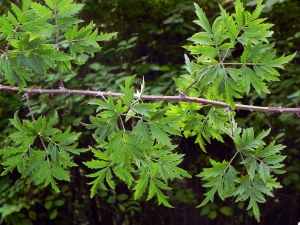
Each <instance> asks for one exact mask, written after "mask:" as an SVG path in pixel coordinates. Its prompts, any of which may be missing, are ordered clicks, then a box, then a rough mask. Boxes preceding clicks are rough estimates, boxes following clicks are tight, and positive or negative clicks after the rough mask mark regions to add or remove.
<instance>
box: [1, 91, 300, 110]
mask: <svg viewBox="0 0 300 225" xmlns="http://www.w3.org/2000/svg"><path fill="white" fill-rule="evenodd" d="M1 90H10V91H16V92H20V93H28V94H51V95H57V94H66V95H93V96H94V97H97V96H100V97H101V96H109V95H111V96H113V97H122V96H124V94H122V93H116V92H111V91H90V90H70V89H34V88H23V89H22V90H20V88H18V87H14V86H3V85H0V91H1ZM134 96H135V97H136V98H138V97H139V96H137V95H134ZM140 98H141V99H143V100H149V101H161V100H163V101H169V102H196V103H200V104H203V105H212V106H218V107H223V108H227V107H229V105H227V104H226V103H225V102H219V101H213V100H208V99H204V98H193V97H187V96H184V95H179V96H163V95H142V96H140ZM229 108H230V107H229ZM235 109H236V110H248V111H251V112H252V111H256V112H264V113H295V114H297V115H298V114H300V108H299V107H297V108H285V107H271V106H268V107H262V106H254V105H243V104H235Z"/></svg>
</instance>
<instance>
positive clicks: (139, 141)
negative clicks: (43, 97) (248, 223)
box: [0, 0, 296, 221]
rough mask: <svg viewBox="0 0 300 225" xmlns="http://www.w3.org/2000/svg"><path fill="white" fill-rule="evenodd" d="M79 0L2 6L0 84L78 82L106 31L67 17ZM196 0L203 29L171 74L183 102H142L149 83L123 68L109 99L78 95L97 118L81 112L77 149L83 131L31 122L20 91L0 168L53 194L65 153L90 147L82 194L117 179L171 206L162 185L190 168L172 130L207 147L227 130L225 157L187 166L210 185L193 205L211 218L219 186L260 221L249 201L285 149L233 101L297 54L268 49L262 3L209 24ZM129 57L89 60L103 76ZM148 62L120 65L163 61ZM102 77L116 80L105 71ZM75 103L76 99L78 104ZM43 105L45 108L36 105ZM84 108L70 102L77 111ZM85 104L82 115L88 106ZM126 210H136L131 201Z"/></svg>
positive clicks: (124, 47)
mask: <svg viewBox="0 0 300 225" xmlns="http://www.w3.org/2000/svg"><path fill="white" fill-rule="evenodd" d="M83 6H84V5H83V4H76V3H73V1H72V0H47V1H45V4H44V5H42V4H40V3H37V2H32V1H31V0H24V1H23V2H22V7H20V8H19V7H18V6H17V5H15V4H13V3H12V5H11V9H12V13H10V12H8V13H6V14H5V15H3V16H2V17H1V18H0V23H1V24H2V27H1V28H0V38H1V40H2V43H3V46H4V49H3V50H2V51H1V58H0V74H1V79H3V84H9V85H11V86H12V85H17V86H18V87H20V92H22V90H24V88H26V87H28V86H31V84H35V82H34V80H39V81H44V83H39V86H42V87H44V86H47V85H48V84H46V81H47V79H50V80H51V78H49V75H51V76H52V77H53V81H52V82H54V80H55V81H57V80H59V82H60V83H59V86H60V88H61V89H63V90H65V89H66V88H65V86H64V84H65V82H66V81H68V80H76V78H74V77H75V76H77V75H76V74H75V73H74V72H73V68H74V65H75V66H76V67H77V66H80V65H83V64H87V63H88V59H89V58H90V57H93V56H94V55H95V53H98V52H99V51H100V50H101V49H102V48H101V47H100V46H99V44H98V42H100V41H106V40H109V39H111V38H112V37H113V36H115V35H116V33H107V34H104V33H100V34H99V32H98V29H94V26H95V24H94V22H90V23H89V24H88V25H86V26H81V25H80V23H81V22H83V20H80V19H78V18H76V17H75V16H76V14H78V12H79V11H80V10H81V9H82V8H83ZM194 6H195V9H196V15H197V17H198V20H195V21H194V22H195V24H197V25H198V26H200V27H201V29H203V31H201V32H198V33H195V34H194V35H193V36H192V37H190V38H189V39H188V40H189V41H191V42H192V44H191V45H189V46H185V47H184V48H185V49H187V50H188V51H189V52H190V54H191V55H192V56H193V57H194V58H193V60H190V59H189V57H188V56H187V55H185V69H186V71H187V74H184V75H182V76H181V77H179V78H175V79H174V80H175V84H176V86H177V90H179V91H180V98H181V99H180V100H183V101H182V102H180V101H179V102H176V103H172V104H171V103H169V102H168V103H166V102H165V101H156V102H151V101H145V100H143V94H144V93H145V92H147V91H148V92H151V91H149V88H148V90H147V87H145V80H144V78H143V81H142V84H141V88H140V89H139V90H135V89H136V88H135V85H134V82H135V78H136V76H131V77H126V78H125V76H124V73H123V72H120V73H119V74H118V75H120V74H121V75H120V77H118V76H117V77H118V79H117V81H116V82H115V83H114V85H115V86H114V87H113V88H115V89H117V88H119V89H120V90H121V92H122V94H120V95H119V97H118V98H115V97H113V95H109V96H108V97H105V96H103V93H102V92H100V91H99V94H97V95H96V96H95V98H94V99H92V100H90V101H89V102H88V105H89V106H85V107H92V106H96V107H97V108H96V109H95V111H96V113H95V115H90V117H89V121H90V123H89V124H86V123H85V124H84V125H85V128H87V129H88V131H85V132H86V134H87V135H89V134H91V135H92V137H93V139H94V141H95V142H96V144H95V145H94V143H92V144H91V146H89V148H88V149H87V148H80V147H78V145H79V140H80V139H79V136H80V135H81V133H82V132H71V128H70V127H68V128H66V127H63V126H56V125H57V124H58V122H59V121H58V117H59V113H57V112H56V111H55V113H54V115H52V116H40V117H38V118H37V119H36V120H35V119H34V116H33V115H34V114H37V113H38V112H39V111H38V110H39V107H38V105H37V106H36V105H33V107H32V108H33V109H32V108H31V105H30V102H29V97H28V95H29V93H26V94H25V95H24V97H25V98H26V99H27V106H28V111H29V113H28V114H29V115H30V116H32V120H27V119H23V120H21V119H19V117H18V112H15V114H14V118H13V119H10V123H11V124H12V125H13V126H14V128H15V130H16V131H14V132H12V133H11V135H10V139H11V142H13V143H12V144H10V146H9V147H5V148H3V149H1V150H0V155H1V157H2V166H3V167H4V171H3V172H2V175H7V174H8V173H9V172H12V171H13V170H14V169H16V170H17V171H18V172H19V173H21V175H22V178H26V180H27V181H28V182H34V183H35V184H36V185H43V186H47V185H49V184H50V185H51V187H52V189H54V190H55V191H57V192H59V191H60V189H61V188H60V186H59V185H58V184H57V182H58V181H60V182H62V181H67V182H69V181H70V178H72V177H71V176H70V173H69V171H70V170H71V168H72V167H75V166H77V163H75V160H74V158H75V157H76V156H78V155H79V154H81V153H83V152H86V151H89V152H92V153H93V159H85V160H84V162H83V164H84V165H85V166H86V167H87V169H88V171H89V173H88V174H87V175H86V176H87V177H88V179H89V180H90V182H89V184H90V185H91V190H90V197H91V198H92V197H97V195H99V194H100V195H101V193H103V192H104V191H107V190H109V189H116V188H117V185H118V184H119V181H122V182H124V183H125V184H126V185H127V187H128V188H129V189H130V190H132V191H133V199H131V200H137V199H140V198H144V199H146V200H150V199H152V198H153V197H156V198H157V200H158V204H163V205H165V206H167V207H170V208H171V207H172V205H171V203H170V202H169V201H168V200H167V199H168V197H169V196H172V195H168V194H170V191H171V189H172V188H171V182H172V181H174V180H175V179H183V178H190V177H191V175H190V174H189V173H188V171H187V170H185V169H182V168H180V167H179V164H180V163H182V161H183V157H184V154H180V153H179V150H180V149H179V146H178V143H177V142H176V140H177V139H176V137H177V138H182V136H183V137H184V138H188V137H195V142H196V143H198V144H199V147H200V148H201V149H202V150H203V151H205V152H206V151H207V148H206V145H207V143H208V144H211V142H212V139H216V140H217V141H219V142H222V143H224V142H225V141H224V137H226V138H228V139H231V140H232V142H233V145H234V148H233V150H234V151H235V154H234V155H233V157H231V159H230V160H219V159H217V160H214V159H210V163H211V167H210V168H204V169H203V171H202V172H200V173H199V174H198V175H196V176H197V177H200V178H202V180H203V182H204V184H203V187H204V188H207V190H208V191H207V192H206V194H205V196H206V197H205V198H204V200H203V201H202V202H201V203H200V205H199V207H204V208H203V209H202V210H201V215H208V216H209V218H211V219H214V218H216V216H217V212H216V205H215V204H212V203H209V202H210V201H211V202H213V201H214V199H215V195H216V194H218V196H219V197H220V198H221V199H222V200H225V199H226V198H229V197H234V198H235V199H236V202H244V201H247V202H249V204H248V207H247V210H250V209H251V210H252V211H253V213H254V216H255V218H256V219H257V220H258V221H259V220H260V211H259V208H258V203H264V202H265V201H266V198H265V196H272V197H273V191H274V189H277V188H280V187H281V185H280V183H279V182H277V177H276V175H277V174H281V173H284V172H285V170H284V169H282V168H283V166H284V165H283V160H284V159H285V156H282V155H281V150H282V149H283V148H284V145H281V144H275V141H272V142H271V143H269V144H266V143H265V142H264V141H263V139H264V138H265V137H266V136H267V135H269V133H270V129H269V130H267V131H262V132H261V133H260V134H259V135H258V136H256V137H255V135H254V129H253V128H246V129H243V128H241V127H238V124H237V123H236V120H235V117H236V113H235V111H234V110H235V104H236V103H235V100H236V99H240V98H242V97H243V96H244V95H248V94H250V93H252V92H251V90H252V89H253V88H254V90H255V92H256V93H257V94H258V95H262V94H267V93H270V90H269V88H268V85H269V83H270V82H272V81H279V75H280V74H279V72H278V69H283V68H284V67H283V65H284V64H287V63H288V62H290V61H291V60H292V58H293V57H294V56H295V54H292V55H288V56H285V55H282V56H281V57H276V50H275V49H274V44H272V43H270V42H269V38H270V37H271V35H272V33H273V32H272V31H270V30H269V29H270V28H271V27H272V26H273V25H272V24H269V23H265V19H261V18H259V16H260V14H261V12H262V10H263V5H262V0H259V1H258V3H257V6H256V9H255V10H254V11H253V12H252V13H250V12H248V11H246V10H245V8H244V6H243V4H242V3H241V2H240V0H237V1H236V5H235V8H234V10H235V12H234V13H233V14H229V13H227V12H226V10H225V9H224V8H223V6H222V5H219V9H220V11H221V14H220V16H219V17H217V18H216V19H215V20H214V22H213V23H210V21H209V19H208V18H207V16H206V14H205V12H204V10H203V9H201V8H200V7H199V6H198V5H197V4H195V5H194ZM175 12H176V11H175ZM180 22H183V20H181V18H180V16H178V15H176V14H174V15H172V16H171V17H169V18H168V19H166V20H164V23H165V24H173V23H180ZM136 39H137V37H131V38H130V39H129V40H128V41H124V40H123V41H121V42H119V43H118V47H119V48H118V49H113V48H112V50H113V51H114V52H117V53H120V54H121V53H124V54H125V55H126V54H127V55H130V51H128V49H131V48H133V47H134V46H135V41H136ZM238 46H242V52H241V55H240V56H239V57H238V59H237V60H233V59H232V53H233V51H234V50H235V49H236V48H238ZM106 53H107V52H106ZM111 61H113V59H111ZM141 62H142V63H141ZM144 62H145V58H141V59H138V60H137V61H136V64H137V65H139V63H141V64H145V63H144ZM141 64H140V65H139V66H141ZM127 66H128V65H127V64H126V63H124V62H122V65H121V66H120V65H118V66H115V67H111V68H105V67H104V66H103V65H102V64H100V63H99V62H94V63H93V64H90V65H89V68H90V69H92V70H95V71H97V73H99V74H100V75H103V74H104V75H106V74H109V73H111V71H114V70H116V69H120V68H122V69H124V68H127ZM147 66H148V67H149V68H146V67H147ZM147 66H141V67H138V66H137V67H135V65H131V68H130V69H134V70H136V71H138V72H140V73H143V72H145V71H149V70H154V71H156V70H158V71H165V70H166V71H167V70H168V68H169V67H168V66H162V67H159V66H157V65H155V64H152V65H150V66H149V65H147ZM171 75H172V74H171ZM54 77H55V78H54ZM108 77H109V79H110V80H116V76H115V75H114V74H113V72H112V73H111V76H108ZM167 77H170V75H168V76H167ZM72 78H74V79H72ZM93 79H95V80H93ZM83 80H84V81H86V82H90V83H93V82H95V83H96V84H98V83H101V81H102V80H103V77H102V78H95V77H94V75H92V76H88V75H87V76H86V77H85V78H83ZM90 85H91V86H92V87H93V88H94V89H97V90H99V89H102V88H107V87H105V85H103V84H100V85H102V86H99V87H98V86H97V85H95V84H90ZM87 86H89V84H87ZM48 87H49V86H48ZM165 89H166V88H165ZM156 91H157V90H156ZM153 92H154V93H155V91H153ZM153 92H152V93H153ZM186 97H196V98H200V97H203V98H206V99H208V100H215V101H223V102H226V103H227V104H228V107H226V108H221V107H217V106H214V105H204V104H203V105H202V104H199V103H195V102H184V100H185V98H186ZM178 98H179V97H178ZM160 99H161V98H160ZM166 99H167V98H166ZM72 100H73V99H72ZM72 100H70V101H72ZM84 100H85V99H83V97H79V98H78V100H77V101H78V102H80V101H84ZM153 100H155V96H153ZM167 100H168V99H167ZM61 101H64V98H62V99H61ZM74 101H75V100H74ZM90 105H92V106H90ZM34 107H35V108H34ZM44 107H47V104H46V103H44ZM82 108H83V107H81V108H80V107H79V108H77V109H76V110H77V112H80V110H81V109H82ZM41 112H42V111H41ZM89 112H90V114H92V110H90V111H89ZM86 114H88V113H86ZM78 126H79V123H78ZM80 129H81V128H80ZM8 143H9V142H8ZM238 158H240V159H239V160H238ZM291 179H296V178H291ZM286 182H287V181H286ZM177 193H180V194H178V196H179V197H178V198H181V199H182V196H184V195H185V194H186V195H189V196H190V197H189V198H190V202H194V201H193V200H192V197H191V196H193V194H192V193H191V192H189V191H186V193H183V192H179V191H178V192H177ZM127 198H128V196H127V195H126V196H125V195H117V197H111V198H108V199H107V202H108V203H113V202H115V201H116V200H115V199H118V201H120V202H122V201H123V200H125V199H127ZM182 201H183V200H182ZM53 204H54V205H56V206H61V205H63V204H64V201H63V200H56V201H54V200H52V199H48V200H47V201H46V202H45V205H44V207H45V208H46V209H47V210H50V213H49V218H50V219H55V218H56V217H57V214H58V210H57V208H56V207H53ZM125 205H126V204H125ZM128 205H130V201H129V203H128ZM19 207H20V209H21V208H22V207H25V206H23V205H20V206H19ZM26 207H27V205H26ZM26 207H25V208H26ZM119 207H120V210H121V211H126V208H125V207H126V206H124V205H123V204H119ZM7 209H8V207H7V205H4V206H2V208H1V213H2V214H1V216H2V218H1V219H2V220H3V218H5V217H8V216H9V212H8V211H7ZM20 209H18V210H20ZM18 210H16V212H18ZM209 210H210V212H208V211H209ZM132 211H133V213H134V212H135V211H138V209H135V210H131V212H132ZM220 212H221V213H222V214H224V215H225V216H230V215H232V211H231V210H230V208H228V207H226V206H225V207H221V208H220ZM28 216H29V218H30V219H31V220H35V219H36V217H37V215H36V214H35V213H34V211H30V212H29V213H28Z"/></svg>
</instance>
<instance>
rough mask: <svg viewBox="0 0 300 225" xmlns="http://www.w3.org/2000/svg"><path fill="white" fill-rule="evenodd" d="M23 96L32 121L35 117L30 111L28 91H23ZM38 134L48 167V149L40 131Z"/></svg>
mask: <svg viewBox="0 0 300 225" xmlns="http://www.w3.org/2000/svg"><path fill="white" fill-rule="evenodd" d="M23 96H24V97H25V98H26V102H27V108H28V111H29V113H30V115H31V119H32V121H33V122H34V121H35V118H34V115H33V113H32V110H31V106H30V101H29V94H28V93H25V94H24V95H23ZM38 136H39V138H40V140H41V143H42V146H43V148H44V150H45V151H46V157H47V162H48V167H49V168H50V159H49V152H48V149H47V147H46V145H45V142H44V140H43V138H42V136H41V134H40V133H38Z"/></svg>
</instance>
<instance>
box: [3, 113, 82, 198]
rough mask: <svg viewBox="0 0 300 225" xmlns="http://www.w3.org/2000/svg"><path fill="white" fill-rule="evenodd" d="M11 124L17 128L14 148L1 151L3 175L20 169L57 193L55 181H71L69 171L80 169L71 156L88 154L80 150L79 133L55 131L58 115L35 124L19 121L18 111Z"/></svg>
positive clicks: (25, 174) (38, 120) (30, 178)
mask: <svg viewBox="0 0 300 225" xmlns="http://www.w3.org/2000/svg"><path fill="white" fill-rule="evenodd" d="M10 122H11V123H12V124H13V125H14V127H15V128H16V129H17V131H16V132H15V133H12V134H11V135H10V138H11V139H12V140H13V141H14V143H15V146H14V147H8V148H7V149H1V150H0V155H1V156H2V158H3V160H4V161H3V163H2V165H3V166H4V167H5V170H4V171H3V172H2V174H1V175H5V174H7V173H8V172H11V171H12V170H13V169H14V168H17V170H18V171H19V172H20V173H21V174H22V177H27V178H28V180H29V181H31V182H35V183H36V184H43V185H44V186H46V185H48V184H51V186H52V188H53V189H54V190H55V191H57V192H58V191H59V187H58V186H57V183H56V180H65V181H70V176H69V173H68V168H69V167H73V166H77V165H76V164H75V163H74V162H73V161H72V155H73V154H76V155H79V154H80V153H81V152H84V151H86V150H85V149H79V148H77V145H78V144H77V139H78V137H79V136H80V133H76V132H71V131H70V128H68V129H66V130H65V131H63V132H62V131H61V130H59V129H57V128H55V127H54V125H55V124H57V123H58V115H57V113H56V112H55V114H54V115H53V117H51V118H49V119H46V118H45V117H44V116H41V117H39V118H38V119H37V120H34V121H29V120H23V121H20V119H19V118H18V114H17V112H16V113H15V115H14V118H13V119H11V120H10Z"/></svg>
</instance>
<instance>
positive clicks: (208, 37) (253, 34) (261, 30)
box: [179, 1, 295, 109]
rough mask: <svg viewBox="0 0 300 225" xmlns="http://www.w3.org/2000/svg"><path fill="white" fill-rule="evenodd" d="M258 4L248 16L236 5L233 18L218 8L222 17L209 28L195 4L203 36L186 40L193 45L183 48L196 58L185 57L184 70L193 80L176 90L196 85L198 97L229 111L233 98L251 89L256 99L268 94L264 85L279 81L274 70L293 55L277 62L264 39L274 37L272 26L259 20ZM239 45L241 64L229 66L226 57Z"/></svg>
mask: <svg viewBox="0 0 300 225" xmlns="http://www.w3.org/2000/svg"><path fill="white" fill-rule="evenodd" d="M261 3H262V1H258V4H257V7H256V9H255V11H254V12H253V13H252V14H251V13H250V12H247V11H245V9H244V7H243V5H242V4H241V2H240V1H237V2H236V6H235V13H234V14H233V15H229V14H228V13H227V12H226V10H225V9H224V8H223V7H222V6H221V5H220V10H221V15H220V16H219V17H217V18H216V19H215V21H214V22H213V24H212V26H211V25H210V23H209V22H208V19H207V17H206V15H205V13H204V12H203V10H202V9H201V8H200V7H199V6H198V5H197V4H195V8H196V14H197V16H198V20H195V21H194V22H195V23H196V24H197V25H199V26H200V27H201V28H202V29H203V30H204V32H199V33H196V34H194V35H193V36H192V37H191V38H189V40H190V41H192V42H193V44H194V45H189V46H185V48H186V49H187V50H188V51H189V52H190V53H191V54H192V55H195V62H191V61H190V60H189V59H188V58H187V57H186V67H187V70H188V72H189V75H190V76H191V77H192V78H190V81H188V80H187V81H185V82H184V83H185V85H181V86H180V87H179V88H181V89H182V90H185V89H186V88H187V87H188V86H189V85H191V84H193V83H195V84H196V85H194V86H193V88H194V89H195V90H194V91H197V92H198V94H197V96H204V97H206V98H208V99H214V100H219V101H225V102H226V103H227V104H228V105H229V106H230V107H231V108H232V109H234V108H235V103H234V98H241V97H242V96H243V94H249V92H250V87H251V86H253V87H254V89H255V91H256V92H257V93H258V94H259V95H260V94H261V93H270V92H269V90H268V88H267V86H266V84H267V82H270V81H278V80H279V79H278V76H279V73H278V72H277V70H276V69H275V68H283V64H286V63H288V62H289V61H290V60H291V59H292V58H293V57H294V56H295V54H293V55H289V56H284V55H283V56H281V57H279V58H276V55H275V53H276V51H275V50H274V49H273V47H274V45H273V44H269V41H268V39H267V38H268V37H270V36H271V35H272V33H273V32H272V31H270V30H269V28H271V27H272V26H273V25H272V24H269V23H264V21H265V19H258V16H259V15H260V13H261V11H262V8H263V5H261ZM238 44H240V45H241V46H242V47H243V52H242V55H241V57H240V59H239V60H240V62H232V61H230V58H229V57H230V55H231V52H232V50H233V49H234V48H236V46H237V45H238ZM227 60H228V62H227ZM194 63H197V65H194Z"/></svg>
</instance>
